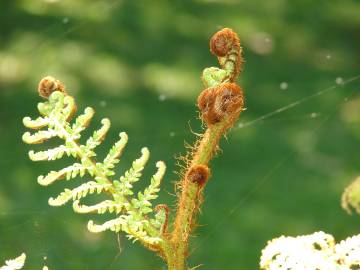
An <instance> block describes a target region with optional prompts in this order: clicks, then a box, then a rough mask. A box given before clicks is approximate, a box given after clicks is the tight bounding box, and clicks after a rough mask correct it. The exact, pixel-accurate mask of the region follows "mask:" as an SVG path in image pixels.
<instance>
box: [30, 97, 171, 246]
mask: <svg viewBox="0 0 360 270" xmlns="http://www.w3.org/2000/svg"><path fill="white" fill-rule="evenodd" d="M38 109H39V112H40V114H41V117H39V118H37V119H36V120H31V118H29V117H25V118H24V120H23V122H24V125H25V126H27V127H29V128H32V129H41V128H43V130H38V131H37V132H36V133H35V134H33V135H31V134H30V133H28V132H27V133H25V134H24V136H23V140H24V141H25V142H26V143H30V144H34V143H41V142H43V141H45V140H47V139H50V138H53V137H58V138H60V139H62V140H63V141H64V143H63V144H62V145H59V146H57V147H55V148H52V149H48V150H44V151H39V152H34V151H30V152H29V157H30V159H31V160H33V161H45V160H56V159H60V158H62V157H64V156H65V155H66V156H69V157H70V156H72V157H74V158H76V159H77V160H78V162H75V163H73V164H72V165H70V166H68V167H66V168H63V169H61V170H59V171H50V172H49V173H48V174H47V175H45V176H43V175H40V176H39V177H38V182H39V184H41V185H45V186H46V185H49V184H52V183H54V182H55V181H57V180H61V179H66V180H70V179H73V178H76V177H77V176H79V177H83V176H84V175H85V174H88V175H89V176H91V177H92V178H93V180H90V181H87V182H85V183H82V184H81V185H79V186H77V187H75V188H73V189H68V188H66V189H64V191H63V192H61V193H60V194H59V195H58V196H57V197H55V198H53V197H51V198H49V204H50V205H52V206H61V205H64V204H65V203H67V202H68V201H71V200H72V201H73V209H74V211H75V212H77V213H98V214H104V213H115V214H117V215H119V216H118V217H117V218H115V219H112V220H109V221H107V222H105V223H104V224H102V225H96V224H94V223H93V221H90V222H89V224H88V228H89V230H90V231H92V232H101V231H105V230H111V231H115V232H119V231H123V232H125V233H126V234H127V237H128V238H130V239H133V240H135V241H136V240H139V241H140V242H142V243H143V244H145V245H154V244H155V243H159V242H161V241H162V234H163V230H162V229H161V228H162V227H163V225H164V223H165V222H167V221H165V219H164V213H163V212H161V211H157V213H156V214H155V217H149V216H148V214H150V213H152V212H153V209H152V204H151V203H150V201H151V200H154V199H155V198H157V193H158V192H159V185H160V182H161V179H162V178H163V176H164V173H165V164H164V163H163V162H158V163H157V165H156V166H157V167H158V171H157V173H156V174H155V175H154V176H153V177H152V178H151V183H150V185H149V186H148V187H147V188H146V189H145V190H144V191H143V192H139V193H138V195H137V197H136V198H133V195H134V192H133V190H132V189H133V184H134V183H135V182H137V181H138V180H139V179H140V177H141V174H142V171H143V169H144V167H145V165H146V163H147V161H148V159H149V155H150V152H149V150H148V149H147V148H143V149H142V150H141V157H140V158H138V159H136V160H135V161H134V162H133V163H132V166H131V168H130V169H128V170H127V171H126V172H125V174H124V175H123V176H121V177H120V178H118V179H119V180H115V181H112V179H110V178H109V177H111V176H113V175H115V171H114V168H115V165H116V164H117V163H119V158H120V156H121V154H122V152H123V149H124V148H125V145H126V143H127V141H128V137H127V135H126V133H124V132H122V133H120V134H119V137H120V139H119V140H118V141H117V142H116V143H115V144H114V145H113V146H112V147H111V149H110V150H109V152H108V154H107V155H106V157H105V158H104V160H103V162H96V160H95V159H94V157H95V156H96V153H95V148H96V147H97V146H99V145H100V144H101V143H102V141H103V140H104V138H105V135H106V134H107V132H108V130H109V128H110V120H109V119H107V118H105V119H103V120H102V121H101V123H102V126H101V127H100V129H98V130H96V131H94V132H93V134H92V136H90V137H89V138H88V139H87V140H86V142H85V144H81V143H80V142H79V139H80V138H81V132H82V131H84V130H85V129H86V128H87V127H88V125H89V123H90V121H91V119H92V118H93V116H94V110H93V109H92V108H90V107H88V108H86V109H85V111H84V113H83V114H81V115H80V116H78V117H76V118H75V120H74V122H73V123H70V120H71V118H72V116H73V114H74V112H75V110H76V104H75V101H74V99H73V98H72V97H70V96H68V95H67V94H66V93H64V92H58V91H57V92H53V93H52V94H51V95H50V96H49V100H48V101H46V102H43V103H39V105H38ZM95 193H97V194H99V193H107V194H109V195H111V197H110V198H109V199H107V200H104V201H101V202H99V203H97V204H95V205H90V206H88V205H84V204H81V203H80V200H81V199H83V198H85V197H86V196H88V195H89V194H95Z"/></svg>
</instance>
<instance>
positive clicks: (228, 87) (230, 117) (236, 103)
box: [164, 28, 244, 270]
mask: <svg viewBox="0 0 360 270" xmlns="http://www.w3.org/2000/svg"><path fill="white" fill-rule="evenodd" d="M210 50H211V52H212V53H213V54H215V55H216V56H217V57H218V60H219V63H220V67H221V68H217V67H210V68H206V69H205V70H204V71H203V74H202V81H203V83H204V85H205V88H206V89H205V90H203V91H202V92H201V93H200V95H199V97H198V100H197V105H198V107H199V109H200V114H201V119H202V120H203V122H205V123H206V126H207V129H206V131H205V132H204V134H203V135H202V136H201V139H200V140H199V141H198V142H196V143H195V145H194V147H192V153H191V154H190V155H188V156H189V158H188V159H187V164H186V168H185V173H184V174H183V179H181V180H180V181H179V184H178V186H180V187H181V193H180V194H179V198H178V209H177V213H176V217H175V221H174V224H173V231H172V233H171V234H170V239H169V243H167V246H166V247H165V254H164V257H165V259H166V261H167V262H168V265H169V269H173V270H175V269H176V270H184V269H187V268H186V263H185V262H186V257H187V256H188V239H189V236H190V234H191V232H192V230H193V228H194V226H195V215H196V213H197V212H198V211H199V208H200V205H201V203H202V202H203V196H202V192H203V189H204V187H205V185H206V183H207V182H208V179H209V177H210V169H209V165H208V164H209V161H210V159H211V158H212V157H213V156H214V153H216V151H217V149H218V148H219V146H218V144H219V140H220V138H221V137H222V136H223V135H224V134H225V133H226V132H227V131H228V129H229V128H230V127H231V126H232V125H233V124H234V122H235V121H236V120H237V118H238V117H239V115H240V112H241V111H242V110H243V107H244V97H243V92H242V90H241V88H240V87H239V86H238V85H237V84H236V83H235V80H236V77H237V76H238V74H239V72H240V68H241V64H242V57H241V51H242V50H241V47H240V41H239V38H238V37H237V35H236V33H235V32H234V31H232V30H231V29H228V28H225V29H223V30H221V31H219V32H217V33H216V34H215V35H214V36H213V37H212V38H211V40H210Z"/></svg>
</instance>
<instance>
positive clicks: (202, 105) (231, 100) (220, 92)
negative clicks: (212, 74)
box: [198, 83, 244, 125]
mask: <svg viewBox="0 0 360 270" xmlns="http://www.w3.org/2000/svg"><path fill="white" fill-rule="evenodd" d="M243 106H244V97H243V93H242V90H241V88H240V87H239V86H238V85H237V84H235V83H223V84H220V85H218V86H216V87H211V88H208V89H205V90H204V91H203V92H202V93H201V94H200V95H199V98H198V107H199V109H200V111H201V117H202V119H203V121H205V122H206V124H207V125H213V124H216V123H218V122H220V121H221V120H222V119H224V117H225V116H232V117H231V118H233V119H235V118H236V117H237V116H238V115H239V113H240V112H241V110H242V108H243Z"/></svg>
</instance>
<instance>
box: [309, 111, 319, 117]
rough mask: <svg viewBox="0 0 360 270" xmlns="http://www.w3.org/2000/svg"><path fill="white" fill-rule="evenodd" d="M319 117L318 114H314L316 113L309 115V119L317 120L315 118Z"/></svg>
mask: <svg viewBox="0 0 360 270" xmlns="http://www.w3.org/2000/svg"><path fill="white" fill-rule="evenodd" d="M319 116H320V114H319V113H316V112H312V113H311V114H310V118H317V117H319Z"/></svg>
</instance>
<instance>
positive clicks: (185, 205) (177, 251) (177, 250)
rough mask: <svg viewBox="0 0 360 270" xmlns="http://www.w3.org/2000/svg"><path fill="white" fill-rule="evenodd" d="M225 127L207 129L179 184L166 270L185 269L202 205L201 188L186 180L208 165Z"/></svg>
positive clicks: (218, 124)
mask: <svg viewBox="0 0 360 270" xmlns="http://www.w3.org/2000/svg"><path fill="white" fill-rule="evenodd" d="M227 126H228V119H223V121H221V122H219V123H217V124H215V125H212V126H210V127H209V128H207V130H206V131H205V133H204V135H203V136H202V139H201V140H200V142H199V143H198V147H197V149H196V151H195V153H194V154H193V158H192V161H191V162H190V165H189V167H188V169H187V172H186V174H185V178H184V179H183V180H182V193H181V196H180V200H179V206H178V209H177V213H176V218H175V222H174V230H173V232H172V235H171V236H172V238H171V244H172V247H171V248H168V250H167V251H168V254H166V255H167V256H166V258H167V263H168V269H169V270H184V269H186V268H185V262H186V258H187V255H188V254H187V253H188V238H189V236H190V232H191V230H192V227H193V226H194V216H195V214H196V212H197V210H198V209H199V206H200V203H201V199H200V198H201V196H202V190H203V186H202V185H199V184H198V183H197V182H192V181H191V180H190V179H189V177H188V175H189V172H190V170H191V168H193V167H194V166H196V165H208V163H209V161H210V159H211V157H212V156H213V154H214V153H215V152H216V150H217V148H218V143H219V140H220V138H221V136H222V134H223V133H224V131H225V129H226V128H227Z"/></svg>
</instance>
